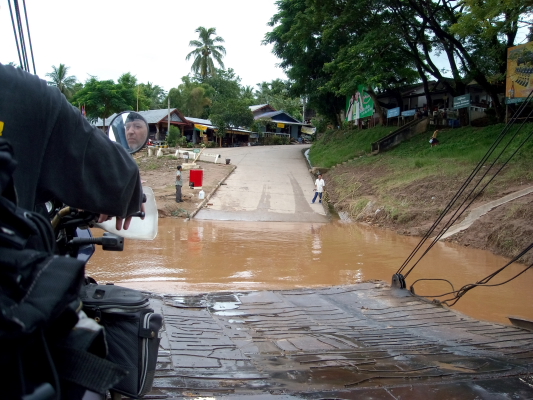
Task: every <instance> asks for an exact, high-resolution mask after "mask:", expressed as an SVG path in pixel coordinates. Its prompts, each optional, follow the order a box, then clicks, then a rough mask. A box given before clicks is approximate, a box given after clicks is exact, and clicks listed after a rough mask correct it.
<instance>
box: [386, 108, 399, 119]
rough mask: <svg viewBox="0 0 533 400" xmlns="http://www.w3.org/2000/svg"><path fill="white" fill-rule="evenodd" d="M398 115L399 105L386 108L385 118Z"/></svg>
mask: <svg viewBox="0 0 533 400" xmlns="http://www.w3.org/2000/svg"><path fill="white" fill-rule="evenodd" d="M399 115H400V107H396V108H391V109H390V110H387V118H394V117H398V116H399Z"/></svg>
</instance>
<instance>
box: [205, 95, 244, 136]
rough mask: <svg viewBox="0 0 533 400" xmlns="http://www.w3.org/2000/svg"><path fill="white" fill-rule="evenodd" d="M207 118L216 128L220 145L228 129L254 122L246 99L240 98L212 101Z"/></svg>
mask: <svg viewBox="0 0 533 400" xmlns="http://www.w3.org/2000/svg"><path fill="white" fill-rule="evenodd" d="M209 119H210V120H211V122H212V123H213V125H215V126H216V127H217V128H218V131H217V133H216V135H217V136H218V137H219V139H220V146H222V138H223V137H224V136H225V135H226V133H227V131H228V130H231V129H234V128H239V127H249V126H251V125H252V123H253V122H254V116H253V114H252V112H251V111H250V109H249V108H248V105H247V103H246V101H244V100H241V99H227V100H224V101H219V102H216V103H213V106H212V107H211V115H210V117H209Z"/></svg>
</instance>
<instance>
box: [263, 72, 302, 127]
mask: <svg viewBox="0 0 533 400" xmlns="http://www.w3.org/2000/svg"><path fill="white" fill-rule="evenodd" d="M256 86H257V90H256V91H255V97H256V103H255V104H270V105H271V106H272V107H274V108H275V109H276V110H283V111H285V112H287V113H288V114H290V115H292V116H293V117H295V118H296V119H299V120H302V119H303V116H302V107H303V103H302V100H301V98H299V97H293V96H291V92H290V84H289V82H285V81H283V80H281V79H275V80H273V81H272V82H261V83H258V84H257V85H256Z"/></svg>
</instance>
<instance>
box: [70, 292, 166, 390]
mask: <svg viewBox="0 0 533 400" xmlns="http://www.w3.org/2000/svg"><path fill="white" fill-rule="evenodd" d="M81 300H82V301H83V310H84V311H85V313H86V314H87V315H88V316H89V317H90V318H94V319H95V320H96V321H97V322H98V323H100V324H101V325H102V326H103V327H104V329H105V333H106V341H107V345H108V350H109V354H108V357H107V359H108V360H109V361H112V362H114V363H116V364H118V365H120V366H121V367H123V368H125V369H126V370H128V372H129V373H128V376H126V377H125V378H123V379H122V380H121V381H120V382H119V383H118V384H116V385H115V386H114V387H113V389H112V390H115V391H117V392H119V393H122V394H125V395H126V396H129V397H133V398H139V397H142V396H143V395H145V394H146V393H147V392H149V391H150V390H151V389H152V384H153V380H154V374H155V368H156V363H157V353H158V349H159V341H160V338H159V330H160V329H161V326H162V325H163V317H162V316H161V315H160V314H157V313H155V312H154V310H153V309H151V308H149V306H150V300H149V299H148V298H147V297H146V296H145V295H143V294H142V293H141V292H140V291H138V290H134V289H128V288H124V287H120V286H115V285H97V284H92V283H91V284H88V285H86V286H85V289H84V290H83V289H82V296H81Z"/></svg>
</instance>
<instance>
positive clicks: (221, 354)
mask: <svg viewBox="0 0 533 400" xmlns="http://www.w3.org/2000/svg"><path fill="white" fill-rule="evenodd" d="M151 302H152V306H154V307H155V308H156V310H157V311H159V312H161V313H162V314H163V315H164V318H165V331H164V332H163V338H162V341H161V348H160V352H159V359H158V368H157V371H156V376H155V380H154V386H153V390H152V392H150V393H149V394H148V395H147V396H146V398H147V399H182V398H197V399H213V398H216V399H219V398H223V399H237V398H238V399H247V398H253V399H271V398H272V399H274V398H275V399H296V398H297V399H301V398H303V399H356V398H357V399H529V398H533V388H532V387H531V386H530V385H531V384H532V379H530V376H529V373H530V371H531V366H532V365H533V332H530V331H528V330H525V329H521V328H518V327H514V326H506V325H500V324H494V323H489V322H483V321H479V320H476V319H473V318H470V317H468V316H465V315H463V314H461V313H458V312H455V311H453V310H451V309H449V308H446V307H443V306H440V305H438V304H434V303H431V302H428V301H427V300H423V299H421V298H419V297H416V296H414V295H412V294H411V293H410V292H409V291H407V290H403V289H397V288H391V287H390V286H389V285H388V284H387V283H385V282H379V281H376V282H366V283H360V284H354V285H349V286H337V287H327V288H314V289H300V290H285V291H260V292H234V293H209V294H199V295H190V296H174V295H168V296H160V297H154V298H152V300H151Z"/></svg>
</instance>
